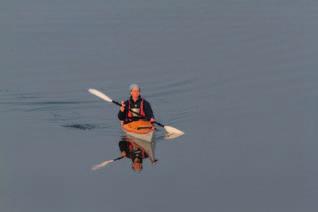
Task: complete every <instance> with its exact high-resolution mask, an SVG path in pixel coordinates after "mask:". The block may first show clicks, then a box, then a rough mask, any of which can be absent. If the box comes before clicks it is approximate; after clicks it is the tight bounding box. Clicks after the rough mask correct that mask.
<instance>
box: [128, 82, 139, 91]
mask: <svg viewBox="0 0 318 212" xmlns="http://www.w3.org/2000/svg"><path fill="white" fill-rule="evenodd" d="M134 88H138V89H139V90H140V87H139V85H137V84H131V85H130V86H129V90H130V91H131V90H132V89H134Z"/></svg>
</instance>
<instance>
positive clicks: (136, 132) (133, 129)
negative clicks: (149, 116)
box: [122, 120, 155, 142]
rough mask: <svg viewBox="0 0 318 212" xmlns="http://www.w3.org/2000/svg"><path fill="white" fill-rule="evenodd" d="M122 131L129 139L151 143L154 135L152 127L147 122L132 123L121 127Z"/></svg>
mask: <svg viewBox="0 0 318 212" xmlns="http://www.w3.org/2000/svg"><path fill="white" fill-rule="evenodd" d="M122 130H123V131H124V132H125V133H126V134H127V135H128V136H131V137H134V138H137V139H140V140H143V141H147V142H152V141H153V139H154V135H155V130H154V129H153V125H152V124H151V123H150V122H149V121H143V120H139V121H134V122H130V123H128V124H124V125H122Z"/></svg>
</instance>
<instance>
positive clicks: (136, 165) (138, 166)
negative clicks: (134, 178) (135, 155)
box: [132, 162, 142, 172]
mask: <svg viewBox="0 0 318 212" xmlns="http://www.w3.org/2000/svg"><path fill="white" fill-rule="evenodd" d="M132 168H133V170H134V171H135V172H141V170H142V163H139V162H137V163H136V162H134V163H133V164H132Z"/></svg>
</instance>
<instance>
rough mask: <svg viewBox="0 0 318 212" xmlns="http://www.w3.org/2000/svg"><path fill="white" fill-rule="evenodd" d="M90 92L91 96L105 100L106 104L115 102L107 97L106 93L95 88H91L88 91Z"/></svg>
mask: <svg viewBox="0 0 318 212" xmlns="http://www.w3.org/2000/svg"><path fill="white" fill-rule="evenodd" d="M88 92H90V93H91V94H93V95H95V96H97V97H99V98H101V99H103V100H105V101H106V102H112V101H113V100H112V99H111V98H109V97H108V96H106V95H105V94H104V93H102V92H100V91H98V90H96V89H93V88H90V89H88Z"/></svg>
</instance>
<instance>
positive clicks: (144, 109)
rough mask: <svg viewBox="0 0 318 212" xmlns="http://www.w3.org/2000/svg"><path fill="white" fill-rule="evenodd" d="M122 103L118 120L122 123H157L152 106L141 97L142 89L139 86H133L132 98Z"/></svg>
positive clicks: (131, 90) (131, 88)
mask: <svg viewBox="0 0 318 212" xmlns="http://www.w3.org/2000/svg"><path fill="white" fill-rule="evenodd" d="M121 103H122V106H121V107H120V111H119V113H118V119H119V120H120V121H122V122H123V124H126V123H129V122H132V121H137V120H140V119H144V120H147V121H150V122H154V121H155V118H154V115H153V111H152V108H151V105H150V103H149V102H148V101H146V100H145V99H144V98H142V97H141V96H140V87H139V86H138V85H136V84H132V85H131V86H130V98H129V99H128V100H126V101H125V102H124V101H122V102H121ZM131 111H133V112H131Z"/></svg>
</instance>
